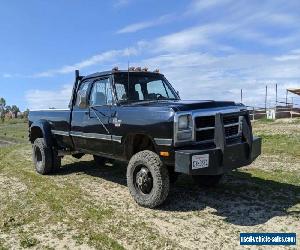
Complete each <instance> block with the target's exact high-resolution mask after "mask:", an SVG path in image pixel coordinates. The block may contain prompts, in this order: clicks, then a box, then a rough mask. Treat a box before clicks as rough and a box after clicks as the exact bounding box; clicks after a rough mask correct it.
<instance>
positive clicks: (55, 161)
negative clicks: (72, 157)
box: [32, 138, 61, 175]
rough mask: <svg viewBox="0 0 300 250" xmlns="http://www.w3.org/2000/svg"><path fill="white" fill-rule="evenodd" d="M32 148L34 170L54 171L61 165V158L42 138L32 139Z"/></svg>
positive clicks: (42, 172)
mask: <svg viewBox="0 0 300 250" xmlns="http://www.w3.org/2000/svg"><path fill="white" fill-rule="evenodd" d="M32 150H33V162H34V165H35V170H36V172H38V173H39V174H42V175H45V174H50V173H55V172H57V171H58V170H59V168H60V167H61V158H60V157H58V155H57V152H56V151H55V150H53V149H52V148H51V147H48V146H47V145H46V143H45V140H44V139H43V138H37V139H36V140H35V141H34V143H33V147H32Z"/></svg>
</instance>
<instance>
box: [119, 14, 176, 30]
mask: <svg viewBox="0 0 300 250" xmlns="http://www.w3.org/2000/svg"><path fill="white" fill-rule="evenodd" d="M173 19H174V15H172V14H169V15H164V16H161V17H158V18H156V19H155V20H151V21H144V22H138V23H133V24H130V25H127V26H125V27H123V28H121V29H120V30H118V31H117V33H118V34H123V33H133V32H137V31H140V30H144V29H147V28H151V27H155V26H159V25H161V24H163V23H168V22H170V21H172V20H173Z"/></svg>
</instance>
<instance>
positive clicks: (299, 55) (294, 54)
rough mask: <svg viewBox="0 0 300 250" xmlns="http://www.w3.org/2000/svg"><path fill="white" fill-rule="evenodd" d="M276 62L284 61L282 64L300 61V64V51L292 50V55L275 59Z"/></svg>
mask: <svg viewBox="0 0 300 250" xmlns="http://www.w3.org/2000/svg"><path fill="white" fill-rule="evenodd" d="M275 60H276V61H282V62H284V61H294V60H298V61H299V64H300V49H297V50H292V51H291V52H290V53H288V54H286V55H281V56H278V57H275Z"/></svg>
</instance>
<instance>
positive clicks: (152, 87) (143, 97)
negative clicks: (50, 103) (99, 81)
mask: <svg viewBox="0 0 300 250" xmlns="http://www.w3.org/2000/svg"><path fill="white" fill-rule="evenodd" d="M128 78H129V83H128ZM114 83H115V88H116V95H117V98H118V100H119V102H139V101H151V100H177V99H178V97H177V95H176V93H175V92H174V90H173V89H172V87H171V86H170V84H169V83H168V82H167V81H166V80H165V79H164V78H163V77H162V76H161V75H154V74H153V75H150V74H137V73H129V77H128V73H119V74H115V75H114Z"/></svg>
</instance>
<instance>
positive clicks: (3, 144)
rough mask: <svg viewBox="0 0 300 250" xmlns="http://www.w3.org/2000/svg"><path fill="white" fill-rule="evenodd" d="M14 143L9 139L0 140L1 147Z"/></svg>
mask: <svg viewBox="0 0 300 250" xmlns="http://www.w3.org/2000/svg"><path fill="white" fill-rule="evenodd" d="M12 144H14V143H13V142H10V141H4V140H0V148H1V147H7V146H10V145H12Z"/></svg>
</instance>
